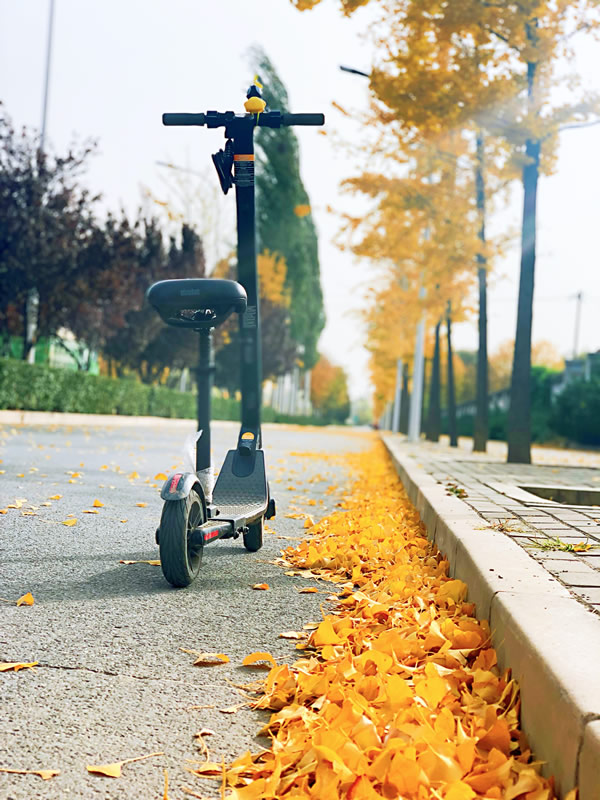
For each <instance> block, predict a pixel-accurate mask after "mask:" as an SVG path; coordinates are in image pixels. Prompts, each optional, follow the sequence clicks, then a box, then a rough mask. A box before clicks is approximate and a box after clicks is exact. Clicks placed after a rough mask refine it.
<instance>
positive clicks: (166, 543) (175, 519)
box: [158, 489, 205, 587]
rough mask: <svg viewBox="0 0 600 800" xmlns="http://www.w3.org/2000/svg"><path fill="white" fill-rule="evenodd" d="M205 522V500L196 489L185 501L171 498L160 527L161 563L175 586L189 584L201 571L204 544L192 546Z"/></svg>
mask: <svg viewBox="0 0 600 800" xmlns="http://www.w3.org/2000/svg"><path fill="white" fill-rule="evenodd" d="M203 522H205V519H204V508H203V505H202V500H201V499H200V496H199V495H198V493H197V492H195V491H194V490H193V489H192V491H191V492H190V493H189V495H188V496H187V497H185V498H184V499H182V500H167V502H166V503H165V505H164V507H163V511H162V515H161V518H160V528H159V537H158V540H159V548H160V565H161V567H162V571H163V575H164V576H165V578H166V579H167V581H168V582H169V583H170V584H171V585H172V586H177V587H181V586H189V585H190V583H191V582H192V581H193V580H194V578H195V577H196V575H197V574H198V572H199V570H200V564H201V563H202V546H200V547H198V546H197V545H196V544H194V545H192V541H191V537H192V533H193V531H194V529H195V528H197V527H198V526H199V525H202V523H203Z"/></svg>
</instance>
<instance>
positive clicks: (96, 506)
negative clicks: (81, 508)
mask: <svg viewBox="0 0 600 800" xmlns="http://www.w3.org/2000/svg"><path fill="white" fill-rule="evenodd" d="M92 507H93V508H103V507H104V503H101V502H100V500H94V502H93V503H92Z"/></svg>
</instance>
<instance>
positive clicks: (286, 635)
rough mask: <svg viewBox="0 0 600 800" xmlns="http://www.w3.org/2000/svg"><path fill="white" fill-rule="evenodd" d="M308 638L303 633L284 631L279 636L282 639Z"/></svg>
mask: <svg viewBox="0 0 600 800" xmlns="http://www.w3.org/2000/svg"><path fill="white" fill-rule="evenodd" d="M306 636H307V634H306V633H303V632H302V631H283V633H280V634H279V638H280V639H305V638H306Z"/></svg>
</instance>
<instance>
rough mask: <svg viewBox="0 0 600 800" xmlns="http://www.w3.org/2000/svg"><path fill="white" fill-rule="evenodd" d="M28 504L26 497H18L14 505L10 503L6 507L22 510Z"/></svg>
mask: <svg viewBox="0 0 600 800" xmlns="http://www.w3.org/2000/svg"><path fill="white" fill-rule="evenodd" d="M26 502H27V499H26V498H25V497H17V499H16V500H15V502H14V503H9V504H8V505H7V506H6V507H7V508H22V507H23V506H24V505H25V503H26Z"/></svg>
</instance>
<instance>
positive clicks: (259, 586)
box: [252, 583, 271, 592]
mask: <svg viewBox="0 0 600 800" xmlns="http://www.w3.org/2000/svg"><path fill="white" fill-rule="evenodd" d="M252 588H253V589H259V590H261V591H264V592H266V591H267V590H268V589H270V588H271V587H270V586H269V584H268V583H255V584H254V585H253V586H252Z"/></svg>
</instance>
